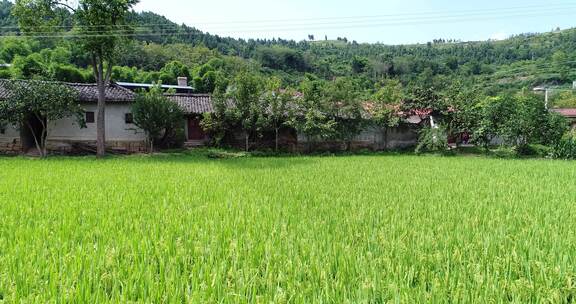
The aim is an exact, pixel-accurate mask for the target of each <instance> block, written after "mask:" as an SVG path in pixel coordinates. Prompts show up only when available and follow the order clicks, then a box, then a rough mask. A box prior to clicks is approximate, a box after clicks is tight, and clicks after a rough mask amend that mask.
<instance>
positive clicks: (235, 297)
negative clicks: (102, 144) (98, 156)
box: [0, 153, 576, 303]
mask: <svg viewBox="0 0 576 304" xmlns="http://www.w3.org/2000/svg"><path fill="white" fill-rule="evenodd" d="M574 301H576V163H571V162H563V161H547V160H501V159H489V158H478V157H434V156H422V157H418V156H396V155H390V156H386V155H382V156H342V157H287V158H256V157H246V158H236V159H219V160H214V159H209V158H207V157H205V156H203V154H202V153H195V154H190V155H159V156H154V157H148V156H132V157H115V158H110V159H106V160H103V161H97V160H95V159H93V158H59V157H55V158H51V159H48V160H35V159H26V158H9V157H4V158H1V157H0V303H503V302H506V303H508V302H515V303H570V302H574Z"/></svg>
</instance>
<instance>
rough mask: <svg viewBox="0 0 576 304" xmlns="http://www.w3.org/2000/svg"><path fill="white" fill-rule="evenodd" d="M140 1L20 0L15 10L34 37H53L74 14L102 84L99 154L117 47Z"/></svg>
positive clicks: (103, 145) (102, 148)
mask: <svg viewBox="0 0 576 304" xmlns="http://www.w3.org/2000/svg"><path fill="white" fill-rule="evenodd" d="M138 2H139V0H80V1H79V3H78V5H77V6H72V5H70V4H68V2H67V1H65V0H62V1H58V0H16V6H15V7H14V10H13V13H14V15H16V16H17V17H18V20H19V23H20V27H21V29H22V30H23V31H24V32H25V33H28V34H30V35H31V36H39V35H42V36H53V37H59V36H60V35H58V34H50V33H51V32H54V31H55V29H65V27H64V28H63V27H61V25H69V24H70V22H69V21H70V20H69V18H67V17H68V16H70V14H73V15H72V16H73V19H72V20H73V23H72V25H73V27H74V29H75V31H73V32H72V33H73V36H72V37H79V40H80V44H81V45H82V47H83V49H84V50H85V51H86V52H87V53H89V54H90V60H91V63H92V68H93V72H94V78H95V79H96V83H97V84H98V117H97V121H96V122H97V136H96V137H97V140H96V141H97V149H96V150H97V155H98V156H99V157H103V156H104V155H105V153H106V131H105V130H106V126H105V122H106V119H105V117H106V86H107V85H109V83H110V77H111V75H112V67H113V65H114V59H115V54H116V48H117V46H118V44H119V42H120V40H121V39H124V38H125V37H127V36H129V34H130V30H129V28H128V27H127V23H126V17H127V14H128V12H129V10H130V9H131V8H132V7H133V6H134V5H136V4H137V3H138Z"/></svg>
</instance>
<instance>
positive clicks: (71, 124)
mask: <svg viewBox="0 0 576 304" xmlns="http://www.w3.org/2000/svg"><path fill="white" fill-rule="evenodd" d="M84 109H85V111H87V112H94V113H95V119H97V113H98V111H97V106H96V104H90V105H85V106H84ZM130 112H131V108H130V105H129V104H107V105H106V140H107V141H127V142H129V141H134V142H136V141H144V140H146V134H145V133H144V131H142V130H141V129H139V128H138V127H136V126H135V125H133V124H126V122H125V114H126V113H130ZM48 140H49V141H95V140H96V122H94V123H88V124H87V128H84V129H81V128H80V126H78V124H77V123H76V121H75V120H74V119H73V118H66V119H61V120H57V121H51V122H49V124H48Z"/></svg>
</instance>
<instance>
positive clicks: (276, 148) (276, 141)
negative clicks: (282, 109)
mask: <svg viewBox="0 0 576 304" xmlns="http://www.w3.org/2000/svg"><path fill="white" fill-rule="evenodd" d="M275 131H276V137H275V143H274V144H275V151H276V152H278V128H276V129H275Z"/></svg>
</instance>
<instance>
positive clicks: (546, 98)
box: [534, 87, 550, 110]
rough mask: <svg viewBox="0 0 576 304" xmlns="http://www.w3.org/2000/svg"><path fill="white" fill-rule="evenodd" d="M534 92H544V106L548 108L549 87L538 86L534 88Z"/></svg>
mask: <svg viewBox="0 0 576 304" xmlns="http://www.w3.org/2000/svg"><path fill="white" fill-rule="evenodd" d="M534 92H544V95H545V96H546V97H545V99H544V107H546V110H548V108H549V107H548V104H549V103H548V102H549V101H550V89H549V88H545V87H538V88H534Z"/></svg>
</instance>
